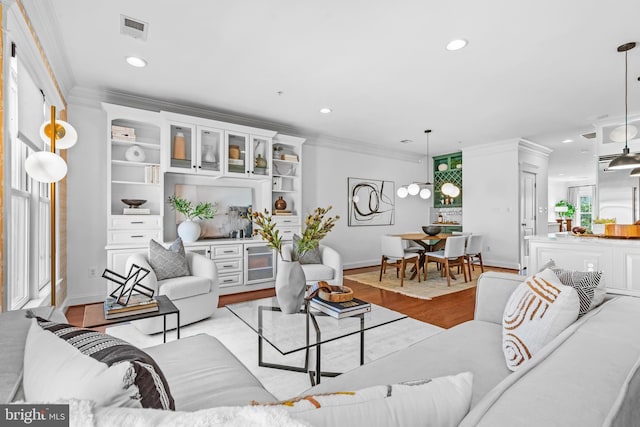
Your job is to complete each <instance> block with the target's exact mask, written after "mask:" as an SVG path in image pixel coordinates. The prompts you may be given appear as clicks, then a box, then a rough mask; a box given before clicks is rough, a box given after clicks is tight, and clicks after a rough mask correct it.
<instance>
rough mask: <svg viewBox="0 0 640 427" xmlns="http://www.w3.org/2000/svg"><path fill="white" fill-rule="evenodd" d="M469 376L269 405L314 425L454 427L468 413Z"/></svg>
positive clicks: (323, 395) (440, 378) (303, 398)
mask: <svg viewBox="0 0 640 427" xmlns="http://www.w3.org/2000/svg"><path fill="white" fill-rule="evenodd" d="M472 383H473V374H472V373H471V372H464V373H461V374H458V375H451V376H447V377H439V378H434V379H432V380H422V381H414V382H410V383H402V384H393V385H379V386H373V387H368V388H364V389H361V390H356V391H346V392H338V393H329V394H319V395H310V396H303V397H299V398H296V399H293V400H290V401H285V402H280V403H279V404H275V405H276V406H278V407H284V408H285V409H287V410H288V411H289V414H290V415H291V417H292V418H294V419H298V420H303V421H306V422H308V423H310V424H311V425H313V426H315V427H321V426H327V427H329V426H331V427H334V426H349V427H360V426H362V427H377V426H379V427H391V426H417V425H425V426H427V425H428V426H438V427H446V426H452V427H453V426H457V425H458V424H460V421H462V419H463V418H464V417H465V416H466V415H467V412H469V407H470V405H471V388H472Z"/></svg>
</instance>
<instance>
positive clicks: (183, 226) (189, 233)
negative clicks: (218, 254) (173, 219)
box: [178, 219, 200, 243]
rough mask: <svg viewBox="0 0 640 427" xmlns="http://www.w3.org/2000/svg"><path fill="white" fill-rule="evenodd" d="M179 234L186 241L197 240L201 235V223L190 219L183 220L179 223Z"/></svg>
mask: <svg viewBox="0 0 640 427" xmlns="http://www.w3.org/2000/svg"><path fill="white" fill-rule="evenodd" d="M178 236H180V238H181V239H182V241H183V242H185V243H189V242H195V241H196V240H198V238H199V237H200V224H198V223H197V222H194V221H191V220H190V219H188V220H186V221H182V222H181V223H180V225H178Z"/></svg>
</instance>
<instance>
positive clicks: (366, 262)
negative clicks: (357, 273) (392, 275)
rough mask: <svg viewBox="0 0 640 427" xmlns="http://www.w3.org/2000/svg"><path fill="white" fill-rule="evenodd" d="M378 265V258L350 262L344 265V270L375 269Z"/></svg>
mask: <svg viewBox="0 0 640 427" xmlns="http://www.w3.org/2000/svg"><path fill="white" fill-rule="evenodd" d="M376 265H378V266H379V265H380V258H376V259H373V260H364V261H355V262H349V263H346V264H342V269H343V270H349V269H350V268H362V267H374V266H376Z"/></svg>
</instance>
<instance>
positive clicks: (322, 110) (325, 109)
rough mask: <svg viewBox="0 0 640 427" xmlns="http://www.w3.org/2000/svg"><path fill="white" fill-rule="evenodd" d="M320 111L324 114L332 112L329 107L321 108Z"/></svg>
mask: <svg viewBox="0 0 640 427" xmlns="http://www.w3.org/2000/svg"><path fill="white" fill-rule="evenodd" d="M320 112H321V113H322V114H329V113H330V112H331V108H327V107H324V108H321V109H320Z"/></svg>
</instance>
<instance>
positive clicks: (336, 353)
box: [106, 308, 442, 399]
mask: <svg viewBox="0 0 640 427" xmlns="http://www.w3.org/2000/svg"><path fill="white" fill-rule="evenodd" d="M301 326H302V327H304V325H301ZM440 331H442V328H439V327H437V326H434V325H431V324H429V323H424V322H420V321H418V320H415V319H411V318H406V319H402V320H399V321H397V322H394V323H390V324H388V325H384V326H381V327H379V328H375V329H372V330H369V331H366V332H365V363H368V362H370V361H372V360H375V359H379V358H381V357H383V356H385V355H387V354H390V353H393V352H395V351H397V350H400V349H402V348H406V347H408V346H410V345H411V344H413V343H415V342H417V341H420V340H422V339H424V338H427V337H429V336H431V335H434V334H436V333H438V332H440ZM106 332H107V333H108V334H109V335H113V336H115V337H118V338H121V339H123V340H125V341H128V342H130V343H131V344H133V345H136V346H138V347H142V348H144V347H150V346H153V345H158V344H162V333H160V334H155V335H145V334H143V333H141V332H140V331H138V330H137V329H136V328H135V327H134V326H133V325H131V324H123V325H116V326H111V327H109V328H107V331H106ZM201 333H204V334H209V335H212V336H214V337H216V338H217V339H218V340H220V341H221V342H222V343H223V344H224V345H225V346H226V347H227V348H228V349H229V350H230V351H231V352H232V353H233V354H234V355H235V356H236V357H237V358H238V359H239V360H240V361H241V362H242V363H243V364H244V365H245V366H246V367H247V368H248V369H249V370H250V371H251V372H252V373H253V374H254V375H255V376H256V377H257V378H258V379H259V380H260V382H262V384H263V385H264V386H265V388H266V389H267V390H269V392H271V393H272V394H273V395H274V396H276V397H277V398H278V399H288V398H290V397H293V396H297V395H298V394H300V393H302V392H303V391H305V390H306V389H308V388H309V387H310V386H311V385H310V382H309V376H308V375H307V374H305V373H300V372H290V371H284V370H280V369H273V368H264V367H259V366H258V336H257V335H256V333H255V332H253V331H252V330H251V329H249V327H248V326H247V325H245V324H244V323H243V322H242V321H241V320H240V319H238V318H237V317H236V316H234V315H233V314H232V313H231V312H230V311H229V310H227V309H226V308H219V309H218V310H217V311H216V313H215V314H214V316H213V317H212V318H209V319H207V320H203V321H201V322H198V323H194V324H191V325H187V326H185V327H183V328H180V336H181V338H184V337H188V336H191V335H196V334H201ZM173 339H175V332H174V331H171V332H168V333H167V341H169V340H173ZM359 354H360V341H359V337H358V335H357V334H356V335H353V336H350V337H346V338H342V339H338V340H336V341H333V342H329V343H326V344H323V345H322V370H323V371H325V370H326V371H334V372H345V371H348V370H351V369H354V368H356V367H358V366H359V362H360V358H359ZM264 360H265V361H269V362H274V363H284V364H289V365H296V366H302V365H303V364H304V352H297V353H292V354H289V355H286V356H283V355H281V354H280V353H278V352H277V351H276V350H275V349H273V348H272V347H271V346H270V345H268V344H266V345H265V346H264ZM330 380H331V378H326V377H323V378H322V381H323V382H324V381H330Z"/></svg>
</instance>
